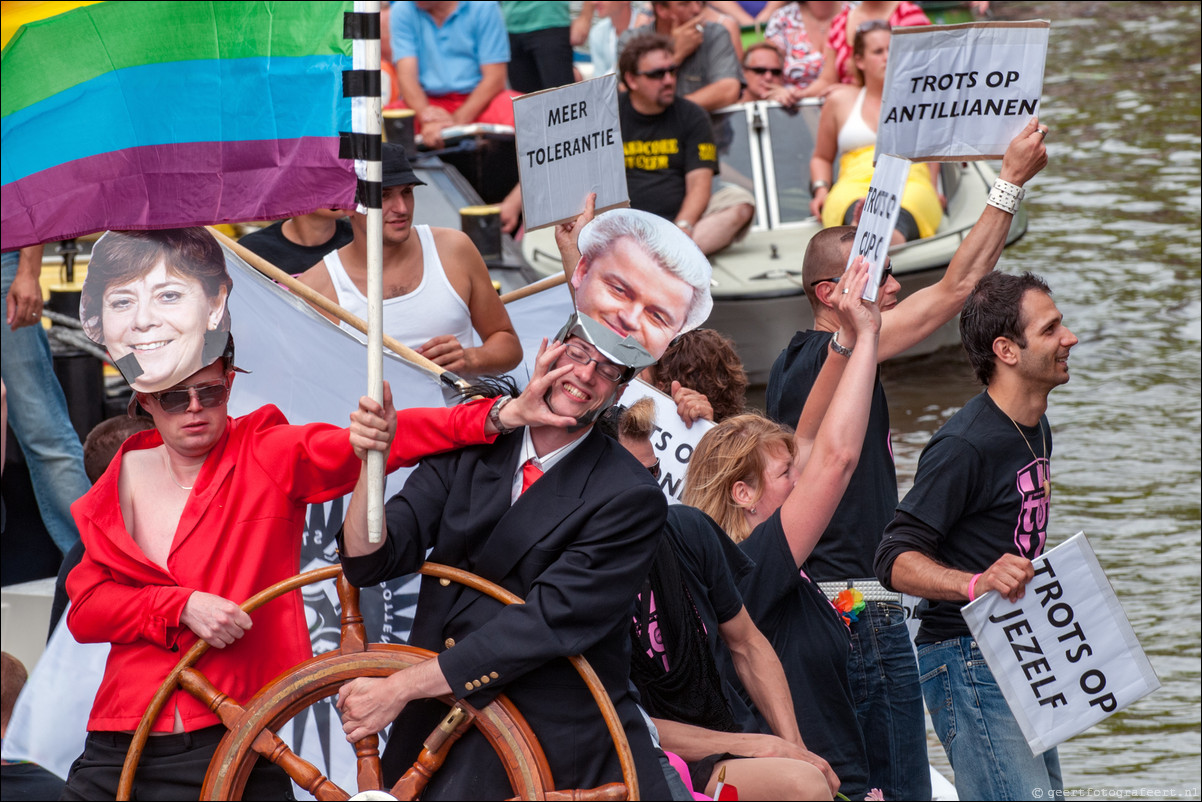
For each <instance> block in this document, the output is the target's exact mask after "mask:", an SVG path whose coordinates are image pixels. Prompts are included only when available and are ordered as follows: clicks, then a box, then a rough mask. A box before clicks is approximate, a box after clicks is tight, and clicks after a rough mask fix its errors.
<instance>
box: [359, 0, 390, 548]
mask: <svg viewBox="0 0 1202 802" xmlns="http://www.w3.org/2000/svg"><path fill="white" fill-rule="evenodd" d="M355 12H356V13H358V14H364V15H369V18H374V20H375V24H374V30H368V31H363V32H362V34H361V35H362V38H361V39H357V40H356V44H359V43H362V45H363V63H362V64H355V67H356V68H357V69H363V70H365V71H366V72H367V74H368V75H369V76H370V75H373V74H374V81H370V80H369V81H368V86H371V85H372V84H374V89H375V91H373V92H364V97H361V98H358V99H357V100H358V101H360V102H361V103H362V104H363V107H364V112H365V113H364V114H363V115H362V116H363V122H364V124H365V127H364V128H363V130H362V132H363V133H364V134H365V135H366V137H365V138H366V140H367V142H368V143H369V144H368V150H369V152H368V153H367V154H364V155H365V156H366V157H367V158H366V160H365V167H366V176H365V179H366V180H365V182H364V183H365V184H366V185H367V186H368V187H370V188H371V189H370V190H369V191H368V192H367V193H365V194H366V195H368V197H366V198H362V199H360V202H361V203H364V205H366V206H367V395H368V396H369V397H370V398H371V399H372V400H374V401H376V402H377V403H380V404H382V403H383V402H384V338H383V334H384V218H383V211H382V209H381V206H382V202H381V195H382V193H383V189H382V183H381V179H382V170H381V164H380V155H381V154H380V151H381V145H380V130H381V126H382V120H381V117H380V89H379V86H380V3H379V1H378V0H355ZM384 462H385V455H384V454H383V453H381V452H379V451H369V452H368V454H367V499H368V504H367V537H368V540H369V542H371V543H379V542H380V541H381V540H383V538H384Z"/></svg>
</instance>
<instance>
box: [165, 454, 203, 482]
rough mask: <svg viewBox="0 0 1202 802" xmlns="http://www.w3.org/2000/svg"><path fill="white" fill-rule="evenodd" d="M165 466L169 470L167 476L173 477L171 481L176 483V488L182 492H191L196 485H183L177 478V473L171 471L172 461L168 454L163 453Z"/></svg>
mask: <svg viewBox="0 0 1202 802" xmlns="http://www.w3.org/2000/svg"><path fill="white" fill-rule="evenodd" d="M163 466H164V467H165V468H166V469H167V475H168V476H170V477H171V481H173V482H175V486H176V487H178V488H179V489H180V490H191V489H192V488H194V487H196V485H181V484H180V483H179V479H176V478H175V471H173V470H171V460H169V459H167V452H166V451H164V452H163Z"/></svg>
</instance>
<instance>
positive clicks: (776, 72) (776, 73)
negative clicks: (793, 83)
mask: <svg viewBox="0 0 1202 802" xmlns="http://www.w3.org/2000/svg"><path fill="white" fill-rule="evenodd" d="M743 69H745V70H747V71H748V72H754V73H755V74H756V75H771V76H772V77H774V78H780V77H782V76H783V75H784V74H785V71H784V70H781V69H777V68H776V67H744V68H743Z"/></svg>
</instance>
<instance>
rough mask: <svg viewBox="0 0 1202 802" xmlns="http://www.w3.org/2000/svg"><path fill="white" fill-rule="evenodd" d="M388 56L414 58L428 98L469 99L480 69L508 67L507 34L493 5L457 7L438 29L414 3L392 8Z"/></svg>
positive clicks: (399, 58) (496, 8)
mask: <svg viewBox="0 0 1202 802" xmlns="http://www.w3.org/2000/svg"><path fill="white" fill-rule="evenodd" d="M389 26H390V28H391V29H392V31H391V32H392V57H393V58H394V59H396V60H397V61H400V60H401V59H404V58H414V57H416V58H417V68H418V81H419V82H420V83H421V85H422V89H424V90H425V91H426V94H428V95H434V96H438V95H449V94H451V93H456V92H457V93H460V94H468V93H470V92H471V91H472V90H473V89H475V88H476V85H477V84H479V83H480V79H481V77H482V76H481V73H480V65H482V64H508V63H509V35H508V34H507V33H506V32H505V22H504V20H502V19H501V9H500V7H499V6H498V5H497V4H496V3H466V2H460V3H459V4H458V6H457V7H456V8H455V10H454V11H453V12H451V16H449V17H447V19H446V20H445V21H444V22H443V24H442V27H439V26H438V25H436V24H434V18H433V17H431V16H430V15H429V14H428V13H426V12H425V11H421V10H420V9H418V8H417V6H416V5H415V4H414V3H411V2H403V3H393V5H392V11H391V18H390V22H389Z"/></svg>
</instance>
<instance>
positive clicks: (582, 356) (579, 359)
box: [564, 343, 626, 382]
mask: <svg viewBox="0 0 1202 802" xmlns="http://www.w3.org/2000/svg"><path fill="white" fill-rule="evenodd" d="M564 353H565V354H566V355H567V357H568V359H570V360H572V361H573V362H575V363H576V364H577V365H588V364H589V363H595V364H596V365H597V367H596V368H594V370H596V371H597V375H598V376H600V377H601V378H603V379H607V380H609V381H611V382H620V381H621V380H622V376H623V375H624V374H625V373H626V369H625V368H623V367H621V366H620V365H615V364H614V363H613V362H610V361H609V360H607V359H597V358H596V357H594V356H593V355H592V354H590V353H589V352H588V351H587V350H585V349H584V348H582V347H581V346H579V345H576V344H575V343H568V347H567V348H565V349H564Z"/></svg>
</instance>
